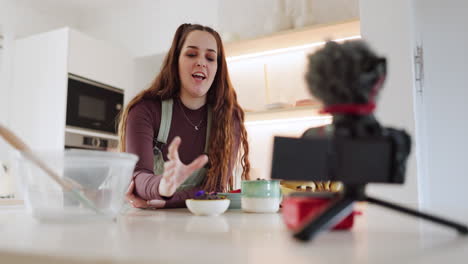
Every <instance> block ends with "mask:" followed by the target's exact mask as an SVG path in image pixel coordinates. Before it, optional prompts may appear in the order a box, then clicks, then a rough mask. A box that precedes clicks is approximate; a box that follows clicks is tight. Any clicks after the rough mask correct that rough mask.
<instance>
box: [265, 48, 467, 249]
mask: <svg viewBox="0 0 468 264" xmlns="http://www.w3.org/2000/svg"><path fill="white" fill-rule="evenodd" d="M385 77H386V59H385V58H382V57H379V56H377V55H376V54H375V53H374V52H373V51H372V50H371V49H370V48H369V47H368V46H367V44H366V43H365V42H364V41H351V42H344V43H341V44H339V43H336V42H327V43H326V45H325V47H323V48H322V49H320V50H319V51H317V52H316V53H314V54H312V55H310V56H309V66H308V71H307V73H306V76H305V78H306V81H307V84H308V88H309V90H310V92H311V94H312V95H313V96H314V97H316V98H317V99H319V100H320V101H321V102H322V103H323V109H322V110H321V112H323V113H328V114H331V115H332V117H333V121H332V124H331V125H329V126H326V127H319V128H311V129H308V130H307V131H306V132H305V133H304V134H303V136H302V138H286V137H275V139H274V145H273V157H272V168H271V178H273V179H281V180H293V181H339V182H342V183H343V185H344V188H343V191H341V192H339V193H336V194H334V195H331V196H330V193H316V194H314V195H311V198H312V197H317V195H318V196H319V197H320V195H322V197H327V198H330V197H331V199H330V201H329V205H328V207H327V208H325V209H324V210H323V211H321V213H320V214H319V215H318V216H316V217H315V218H313V219H309V221H308V222H307V223H306V224H304V225H303V226H302V228H301V229H300V230H296V231H295V234H294V237H295V238H297V239H299V240H303V241H306V240H309V239H311V238H313V237H314V236H315V235H317V234H318V233H319V232H321V231H323V230H326V229H328V228H330V227H332V226H334V225H335V224H336V223H338V222H339V221H340V220H341V219H342V218H343V216H346V215H347V214H348V213H349V212H350V211H352V205H353V203H354V202H355V201H367V202H369V203H372V204H376V205H379V206H383V207H386V208H388V209H392V210H396V211H399V212H403V213H406V214H409V215H412V216H416V217H420V218H423V219H426V220H429V221H433V222H435V223H438V224H442V225H445V226H449V227H452V228H454V229H456V230H458V232H459V233H460V234H464V235H466V234H468V228H467V227H466V226H464V225H462V224H458V223H455V222H452V221H449V220H446V219H443V218H439V217H436V216H434V215H430V214H426V213H422V212H418V211H416V210H413V209H410V208H406V207H403V206H400V205H397V204H393V203H389V202H387V201H384V200H381V199H377V198H375V197H370V196H368V195H366V193H365V187H366V185H367V184H369V183H391V184H403V183H404V181H405V171H406V163H407V159H408V156H409V154H410V151H411V137H410V136H409V135H408V133H406V132H405V131H404V130H399V129H395V128H390V127H383V126H381V125H380V123H379V122H378V121H377V119H376V118H375V115H374V110H375V108H376V99H377V96H378V94H379V91H380V90H381V88H382V85H383V83H384V81H385Z"/></svg>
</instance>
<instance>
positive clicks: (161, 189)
mask: <svg viewBox="0 0 468 264" xmlns="http://www.w3.org/2000/svg"><path fill="white" fill-rule="evenodd" d="M171 189H172V188H171V186H170V183H168V182H167V181H166V180H165V179H164V178H162V179H161V181H160V182H159V185H158V193H159V196H161V197H163V198H170V197H171V196H172V195H174V191H171Z"/></svg>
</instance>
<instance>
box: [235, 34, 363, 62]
mask: <svg viewBox="0 0 468 264" xmlns="http://www.w3.org/2000/svg"><path fill="white" fill-rule="evenodd" d="M360 38H361V36H360V35H359V36H352V37H346V38H339V39H334V40H332V41H336V42H342V41H347V40H353V39H360ZM325 43H326V41H320V42H314V43H310V44H305V45H300V46H294V47H287V48H281V49H274V50H268V51H262V52H255V53H250V54H245V55H239V56H233V57H227V58H226V61H228V62H229V61H235V60H241V59H250V58H255V57H261V56H267V55H274V54H278V53H284V52H291V51H298V50H305V49H310V48H313V47H317V46H322V45H325Z"/></svg>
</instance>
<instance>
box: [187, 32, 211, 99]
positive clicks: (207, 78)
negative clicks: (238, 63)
mask: <svg viewBox="0 0 468 264" xmlns="http://www.w3.org/2000/svg"><path fill="white" fill-rule="evenodd" d="M217 58H218V48H217V45H216V39H215V38H214V37H213V35H211V34H210V33H208V32H206V31H200V30H194V31H192V32H190V33H189V34H188V36H187V38H186V40H185V43H184V44H183V46H182V50H181V52H180V56H179V78H180V80H181V83H182V87H181V93H183V96H188V97H191V98H202V97H205V96H206V94H207V92H208V90H209V89H210V87H211V84H212V83H213V80H214V77H215V75H216V70H217V69H218V60H217Z"/></svg>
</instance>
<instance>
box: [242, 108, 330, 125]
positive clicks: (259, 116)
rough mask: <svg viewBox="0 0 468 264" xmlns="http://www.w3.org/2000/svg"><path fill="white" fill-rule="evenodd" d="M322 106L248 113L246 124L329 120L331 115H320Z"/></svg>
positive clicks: (246, 114)
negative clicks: (290, 120)
mask: <svg viewBox="0 0 468 264" xmlns="http://www.w3.org/2000/svg"><path fill="white" fill-rule="evenodd" d="M320 109H321V107H320V106H296V107H289V108H281V109H272V110H264V111H255V112H246V113H245V122H247V123H248V122H257V121H275V120H288V119H329V120H330V122H331V118H332V117H331V115H328V114H321V113H319V111H320Z"/></svg>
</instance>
